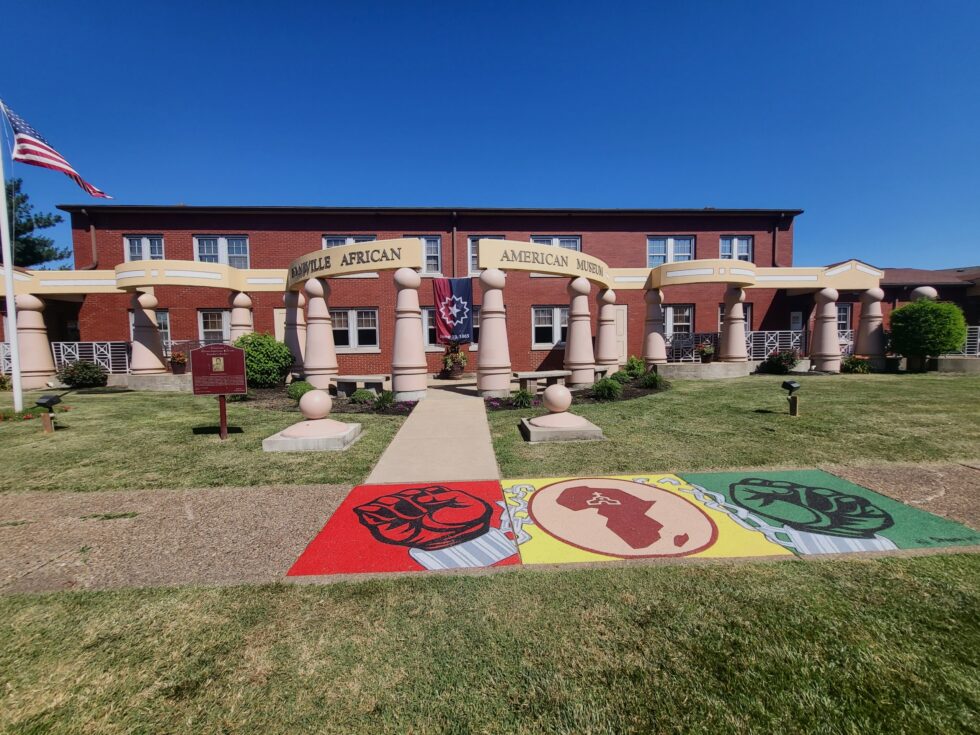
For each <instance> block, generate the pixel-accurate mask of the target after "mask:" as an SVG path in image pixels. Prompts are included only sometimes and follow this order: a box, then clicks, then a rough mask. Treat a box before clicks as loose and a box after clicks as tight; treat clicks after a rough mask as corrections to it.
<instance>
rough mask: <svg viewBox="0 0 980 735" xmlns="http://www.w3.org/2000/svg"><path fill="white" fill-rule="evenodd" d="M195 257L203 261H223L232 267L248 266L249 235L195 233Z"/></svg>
mask: <svg viewBox="0 0 980 735" xmlns="http://www.w3.org/2000/svg"><path fill="white" fill-rule="evenodd" d="M194 259H195V260H197V261H199V262H201V263H223V264H224V265H228V266H231V267H232V268H243V269H244V268H248V267H249V258H248V237H246V236H245V235H195V236H194Z"/></svg>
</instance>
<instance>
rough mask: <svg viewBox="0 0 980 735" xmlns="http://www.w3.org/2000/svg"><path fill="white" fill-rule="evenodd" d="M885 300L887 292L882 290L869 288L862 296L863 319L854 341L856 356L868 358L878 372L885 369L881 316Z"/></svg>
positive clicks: (860, 321)
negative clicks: (883, 300) (882, 302)
mask: <svg viewBox="0 0 980 735" xmlns="http://www.w3.org/2000/svg"><path fill="white" fill-rule="evenodd" d="M883 298H885V292H884V291H882V290H881V289H880V288H869V289H868V290H867V291H865V292H864V293H863V294H861V319H860V320H859V321H858V331H857V337H855V339H854V354H855V355H860V356H862V357H866V358H868V360H869V361H870V362H871V367H872V368H874V369H876V370H881V369H882V368H884V367H885V332H884V327H883V326H882V321H883V319H882V315H881V300H882V299H883Z"/></svg>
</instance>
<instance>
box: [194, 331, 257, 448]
mask: <svg viewBox="0 0 980 735" xmlns="http://www.w3.org/2000/svg"><path fill="white" fill-rule="evenodd" d="M191 381H192V383H193V385H194V395H196V396H215V395H216V396H218V419H219V421H220V422H221V423H220V426H219V428H218V436H219V437H221V439H222V441H224V440H225V439H227V438H228V406H227V396H229V395H242V394H244V393H247V392H248V387H247V384H246V382H245V350H243V349H241V348H240V347H232V346H231V345H223V344H216V345H205V346H204V347H198V348H197V349H196V350H191Z"/></svg>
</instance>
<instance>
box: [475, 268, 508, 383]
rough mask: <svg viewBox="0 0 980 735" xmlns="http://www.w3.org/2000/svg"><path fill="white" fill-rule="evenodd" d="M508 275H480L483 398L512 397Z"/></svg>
mask: <svg viewBox="0 0 980 735" xmlns="http://www.w3.org/2000/svg"><path fill="white" fill-rule="evenodd" d="M506 281H507V276H506V274H505V273H504V272H503V271H502V270H499V269H497V268H488V269H487V270H485V271H483V273H481V274H480V288H481V289H482V290H483V305H482V306H481V307H480V345H479V349H478V350H477V353H476V355H477V357H476V364H477V367H476V387H477V389H478V390H479V391H480V395H481V396H489V397H493V398H503V397H505V396H508V395H510V346H509V344H508V340H507V312H506V311H504V285H505V283H506Z"/></svg>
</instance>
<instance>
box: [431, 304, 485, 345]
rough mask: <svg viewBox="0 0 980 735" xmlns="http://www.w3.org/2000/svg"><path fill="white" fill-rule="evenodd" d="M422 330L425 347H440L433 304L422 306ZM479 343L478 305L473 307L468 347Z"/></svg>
mask: <svg viewBox="0 0 980 735" xmlns="http://www.w3.org/2000/svg"><path fill="white" fill-rule="evenodd" d="M422 331H423V334H424V336H425V346H426V348H436V347H438V348H442V347H443V345H441V344H439V341H438V339H437V333H436V308H435V307H434V306H423V307H422ZM478 344H480V307H479V306H474V307H473V341H472V342H470V349H473V348H474V347H476V346H477V345H478Z"/></svg>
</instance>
